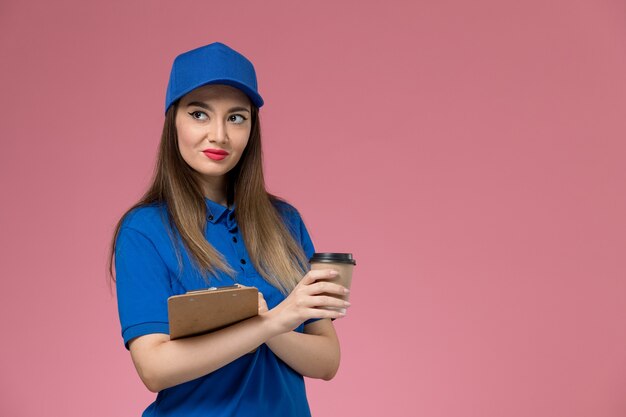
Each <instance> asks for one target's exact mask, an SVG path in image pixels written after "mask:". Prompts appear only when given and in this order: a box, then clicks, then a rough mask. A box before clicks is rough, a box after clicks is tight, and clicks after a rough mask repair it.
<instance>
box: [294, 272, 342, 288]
mask: <svg viewBox="0 0 626 417" xmlns="http://www.w3.org/2000/svg"><path fill="white" fill-rule="evenodd" d="M337 275H339V272H337V271H336V270H334V269H315V270H311V271H309V272H307V274H306V275H305V276H304V277H303V278H302V280H301V281H300V282H301V283H304V284H306V285H309V284H312V283H313V282H315V281H317V280H318V279H330V278H335V277H336V276H337Z"/></svg>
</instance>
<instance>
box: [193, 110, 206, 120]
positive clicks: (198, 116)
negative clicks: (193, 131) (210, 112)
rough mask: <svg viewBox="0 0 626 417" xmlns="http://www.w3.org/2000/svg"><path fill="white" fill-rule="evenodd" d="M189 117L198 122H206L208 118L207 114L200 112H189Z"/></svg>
mask: <svg viewBox="0 0 626 417" xmlns="http://www.w3.org/2000/svg"><path fill="white" fill-rule="evenodd" d="M189 115H190V116H191V117H193V118H194V119H196V120H206V119H207V117H208V116H207V114H206V113H205V112H203V111H199V110H196V111H192V112H189Z"/></svg>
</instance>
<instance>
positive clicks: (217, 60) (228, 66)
mask: <svg viewBox="0 0 626 417" xmlns="http://www.w3.org/2000/svg"><path fill="white" fill-rule="evenodd" d="M206 84H225V85H230V86H231V87H235V88H238V89H240V90H241V91H243V92H244V93H245V94H246V95H247V96H248V97H250V101H252V103H254V105H255V106H257V107H261V106H262V105H263V98H261V96H260V95H259V93H258V91H257V82H256V72H255V71H254V66H253V65H252V62H250V61H249V60H248V58H246V57H245V56H243V55H241V54H240V53H239V52H237V51H235V50H234V49H232V48H230V47H229V46H226V45H224V44H223V43H220V42H213V43H212V44H209V45H206V46H201V47H200V48H196V49H192V50H191V51H188V52H185V53H182V54H180V55H178V56H177V57H176V59H175V60H174V64H173V65H172V72H171V73H170V80H169V82H168V83H167V94H166V96H165V112H167V109H168V108H169V107H170V106H171V105H172V103H173V102H175V101H176V100H178V99H179V98H181V97H182V96H184V95H185V94H187V93H189V92H190V91H192V90H194V89H196V88H198V87H201V86H203V85H206Z"/></svg>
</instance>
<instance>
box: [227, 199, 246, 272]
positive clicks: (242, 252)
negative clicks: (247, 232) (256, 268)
mask: <svg viewBox="0 0 626 417" xmlns="http://www.w3.org/2000/svg"><path fill="white" fill-rule="evenodd" d="M226 229H228V233H230V235H231V242H232V245H233V246H234V247H235V251H236V253H237V256H238V257H239V266H240V268H241V270H242V271H244V272H245V273H246V275H248V272H249V268H250V262H248V259H247V258H248V256H247V253H246V248H245V245H244V244H243V241H242V239H241V236H240V235H239V227H238V226H237V223H236V221H235V217H234V213H233V212H232V211H231V212H230V213H228V215H227V216H226Z"/></svg>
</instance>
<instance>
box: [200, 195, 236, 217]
mask: <svg viewBox="0 0 626 417" xmlns="http://www.w3.org/2000/svg"><path fill="white" fill-rule="evenodd" d="M204 202H205V203H206V210H207V212H206V218H207V221H209V222H211V223H217V222H218V221H219V220H220V219H221V217H222V216H224V215H228V212H230V211H231V210H229V209H228V207H224V206H223V205H221V204H218V203H216V202H215V201H213V200H209V199H208V198H206V197H204Z"/></svg>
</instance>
